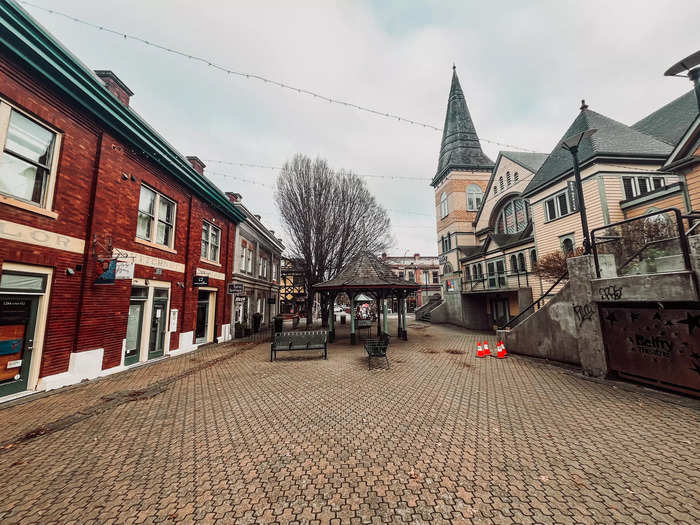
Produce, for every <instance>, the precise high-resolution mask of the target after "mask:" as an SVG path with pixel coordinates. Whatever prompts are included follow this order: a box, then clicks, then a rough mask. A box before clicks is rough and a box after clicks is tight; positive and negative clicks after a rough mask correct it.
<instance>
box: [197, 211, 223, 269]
mask: <svg viewBox="0 0 700 525" xmlns="http://www.w3.org/2000/svg"><path fill="white" fill-rule="evenodd" d="M220 245H221V230H220V229H219V228H217V227H216V226H214V225H213V224H210V223H208V222H207V221H202V259H205V260H207V261H211V262H215V263H218V262H219V248H220Z"/></svg>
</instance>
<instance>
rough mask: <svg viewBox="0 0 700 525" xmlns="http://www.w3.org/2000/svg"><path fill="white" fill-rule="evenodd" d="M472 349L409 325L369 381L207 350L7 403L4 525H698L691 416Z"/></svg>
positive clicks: (639, 392) (327, 365) (228, 349)
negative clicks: (403, 338) (386, 363)
mask: <svg viewBox="0 0 700 525" xmlns="http://www.w3.org/2000/svg"><path fill="white" fill-rule="evenodd" d="M477 337H479V334H476V333H465V332H461V331H458V330H456V329H452V328H447V327H439V326H430V327H427V328H426V327H424V326H423V325H420V326H418V325H415V324H412V325H411V326H410V327H409V340H408V342H395V343H394V344H393V345H392V347H391V350H390V358H391V370H386V369H384V368H383V365H382V363H381V362H380V361H379V360H378V361H377V363H376V368H374V369H373V370H371V371H368V370H367V361H366V358H365V356H364V353H363V350H362V347H360V346H356V347H350V346H347V345H345V344H343V343H342V342H341V343H339V344H334V345H331V347H330V349H329V352H328V354H329V357H328V360H327V361H323V360H319V359H315V358H314V359H312V358H311V355H313V356H315V355H316V354H315V353H314V354H311V353H309V354H305V353H294V354H281V358H280V360H279V361H277V362H274V363H270V362H269V347H268V346H267V345H264V344H260V345H257V346H253V345H248V346H234V345H220V346H213V347H209V348H204V349H201V350H199V351H197V352H195V353H191V354H188V355H184V356H181V357H177V358H170V359H166V360H164V361H161V362H158V363H155V364H152V365H149V366H143V367H140V368H137V369H134V370H132V371H130V372H126V373H123V374H120V375H116V376H112V377H109V378H106V379H103V380H99V381H93V382H90V383H87V384H85V385H81V386H78V387H74V388H72V389H70V390H67V391H63V392H59V393H55V394H52V395H48V396H45V397H41V398H39V399H34V400H30V401H28V402H24V403H21V404H15V405H14V406H7V405H5V406H4V407H2V408H0V413H2V417H3V421H4V422H5V425H4V426H3V427H2V428H0V443H1V444H0V471H2V472H3V476H2V480H1V481H0V487H1V489H2V494H3V498H2V500H1V501H0V521H1V522H3V523H20V522H21V523H34V522H41V523H56V522H61V523H67V522H74V523H152V522H159V523H170V522H193V521H201V522H205V523H206V522H215V521H219V522H221V523H272V522H276V523H329V522H331V523H426V522H431V523H440V522H443V523H448V522H450V523H493V524H500V523H547V524H549V523H563V524H573V523H646V524H656V523H686V524H691V523H697V522H698V521H699V520H700V503H698V487H699V486H700V462H699V461H698V435H700V432H699V431H700V418H698V411H697V408H696V407H695V406H694V404H693V403H692V402H689V401H688V400H683V399H681V398H677V399H678V402H674V397H673V396H666V395H659V394H657V393H654V392H650V391H646V390H644V389H641V388H636V387H635V388H627V387H624V386H620V385H618V386H616V385H615V384H614V383H605V382H593V381H589V380H585V379H583V378H581V377H579V376H578V375H577V374H576V373H575V372H574V371H570V370H567V369H564V368H560V367H556V366H551V365H548V364H546V363H543V362H540V361H536V360H533V359H529V358H522V357H512V356H511V357H510V358H509V359H506V360H496V359H476V358H475V357H474V347H475V343H476V340H477ZM490 342H491V346H492V348H493V347H494V346H495V345H494V341H493V339H491V340H490ZM8 423H9V424H8Z"/></svg>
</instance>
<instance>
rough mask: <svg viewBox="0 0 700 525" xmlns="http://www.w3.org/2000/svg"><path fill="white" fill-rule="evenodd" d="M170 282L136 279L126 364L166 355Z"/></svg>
mask: <svg viewBox="0 0 700 525" xmlns="http://www.w3.org/2000/svg"><path fill="white" fill-rule="evenodd" d="M170 312H171V310H170V283H169V282H164V281H149V280H147V279H133V280H132V285H131V297H130V299H129V314H128V321H127V327H126V338H125V339H124V360H123V365H124V366H129V365H133V364H134V363H138V362H143V361H148V360H149V359H155V358H158V357H163V356H164V355H165V354H166V353H167V352H168V350H169V346H170V344H169V343H170V338H169V337H168V333H169V332H170V326H169V319H170V316H171V313H170Z"/></svg>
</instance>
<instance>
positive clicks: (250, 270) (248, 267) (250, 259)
mask: <svg viewBox="0 0 700 525" xmlns="http://www.w3.org/2000/svg"><path fill="white" fill-rule="evenodd" d="M246 251H247V252H248V253H247V254H246V265H245V266H246V271H247V272H248V273H250V274H252V273H253V247H252V246H251V245H248V250H246Z"/></svg>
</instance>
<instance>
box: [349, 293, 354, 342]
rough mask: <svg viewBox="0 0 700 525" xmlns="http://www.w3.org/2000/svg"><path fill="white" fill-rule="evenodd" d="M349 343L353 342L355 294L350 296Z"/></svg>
mask: <svg viewBox="0 0 700 525" xmlns="http://www.w3.org/2000/svg"><path fill="white" fill-rule="evenodd" d="M350 344H351V345H354V344H355V294H354V293H353V294H352V295H351V296H350Z"/></svg>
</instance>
